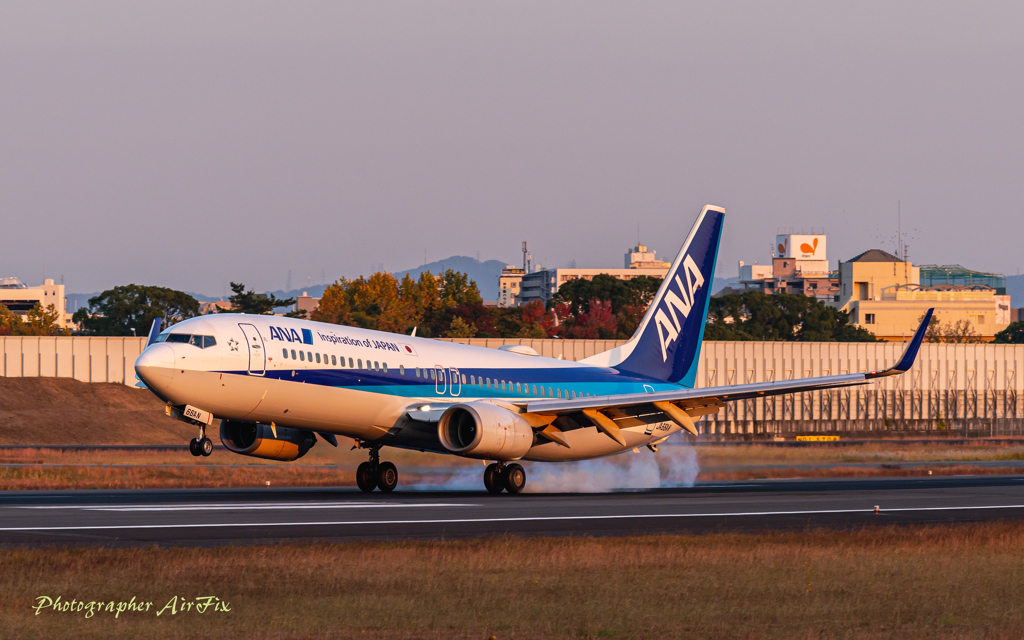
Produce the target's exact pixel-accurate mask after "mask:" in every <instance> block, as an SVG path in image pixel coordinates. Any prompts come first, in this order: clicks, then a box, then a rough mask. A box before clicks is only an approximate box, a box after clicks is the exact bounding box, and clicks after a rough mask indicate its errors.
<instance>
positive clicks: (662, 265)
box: [624, 242, 672, 269]
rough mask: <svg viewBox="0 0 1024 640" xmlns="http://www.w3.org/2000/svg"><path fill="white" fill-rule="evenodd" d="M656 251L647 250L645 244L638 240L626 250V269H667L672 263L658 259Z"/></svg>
mask: <svg viewBox="0 0 1024 640" xmlns="http://www.w3.org/2000/svg"><path fill="white" fill-rule="evenodd" d="M655 254H657V251H654V250H653V249H650V250H648V248H647V246H646V245H642V244H640V243H639V242H638V243H636V246H635V247H633V248H632V249H630V250H629V251H627V252H626V260H625V265H624V266H625V267H626V268H627V269H668V268H669V267H671V266H672V265H671V264H669V263H668V262H665V261H664V260H658V257H657V255H655Z"/></svg>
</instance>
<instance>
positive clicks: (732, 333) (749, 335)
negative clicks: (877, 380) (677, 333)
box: [704, 291, 877, 342]
mask: <svg viewBox="0 0 1024 640" xmlns="http://www.w3.org/2000/svg"><path fill="white" fill-rule="evenodd" d="M704 339H705V340H769V341H770V340H782V341H789V342H791V341H800V342H875V341H876V340H877V338H875V336H874V334H872V333H871V332H870V331H867V330H866V329H863V328H861V327H856V326H853V325H851V324H849V314H848V313H847V312H845V311H840V310H839V309H836V308H835V307H830V306H828V305H826V304H825V303H824V302H822V301H821V300H817V299H816V298H812V297H810V296H802V295H796V294H787V293H780V294H776V295H765V294H763V293H761V292H760V291H747V292H744V293H738V294H731V295H726V296H721V297H718V298H712V299H711V302H710V303H709V305H708V324H707V326H706V327H705V329H704Z"/></svg>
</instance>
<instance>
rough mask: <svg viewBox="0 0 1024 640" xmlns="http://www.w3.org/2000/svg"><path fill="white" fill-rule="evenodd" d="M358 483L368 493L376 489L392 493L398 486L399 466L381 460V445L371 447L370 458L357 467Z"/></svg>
mask: <svg viewBox="0 0 1024 640" xmlns="http://www.w3.org/2000/svg"><path fill="white" fill-rule="evenodd" d="M356 484H357V485H358V486H359V488H360V489H362V490H363V491H365V492H366V493H370V492H371V491H373V490H374V489H380V490H381V491H383V492H384V493H391V492H392V491H394V490H395V487H397V486H398V468H397V467H396V466H395V465H394V464H392V463H390V462H381V461H380V447H370V460H369V461H367V462H363V463H361V464H360V465H359V466H358V467H356Z"/></svg>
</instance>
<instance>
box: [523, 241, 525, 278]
mask: <svg viewBox="0 0 1024 640" xmlns="http://www.w3.org/2000/svg"><path fill="white" fill-rule="evenodd" d="M523 271H526V240H523Z"/></svg>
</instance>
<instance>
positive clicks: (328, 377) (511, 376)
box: [218, 367, 679, 399]
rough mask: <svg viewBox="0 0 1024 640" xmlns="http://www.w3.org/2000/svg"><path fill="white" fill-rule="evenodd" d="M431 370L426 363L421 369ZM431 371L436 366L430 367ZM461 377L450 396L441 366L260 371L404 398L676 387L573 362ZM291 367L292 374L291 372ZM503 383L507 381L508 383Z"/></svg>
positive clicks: (464, 371) (598, 392) (595, 392)
mask: <svg viewBox="0 0 1024 640" xmlns="http://www.w3.org/2000/svg"><path fill="white" fill-rule="evenodd" d="M421 371H422V372H423V373H424V374H426V375H430V371H431V370H430V369H421ZM434 371H435V372H436V371H438V370H434ZM458 371H459V374H460V378H461V377H463V376H465V379H466V383H465V384H462V383H461V381H460V382H459V383H456V385H455V387H456V388H457V389H458V391H459V395H457V396H453V395H452V389H451V384H450V381H449V380H448V379H450V377H451V369H446V370H445V373H446V376H445V377H446V382H444V383H441V384H440V385H438V383H437V382H436V381H435V380H431V379H430V378H422V377H421V378H417V377H416V373H415V370H414V369H412V368H408V369H406V370H405V375H402V374H401V373H400V372H399V370H396V369H391V370H389V371H388V373H384V372H382V371H370V370H367V369H284V370H278V369H275V370H267V372H266V374H265V376H264V377H266V378H271V379H275V380H284V381H291V382H297V383H303V384H315V385H319V386H325V387H335V388H344V389H356V390H360V391H367V392H371V393H381V394H386V395H394V396H400V397H407V398H422V397H430V396H436V397H462V396H470V397H478V398H509V399H518V398H533V399H536V398H550V397H553V396H554V397H559V396H558V394H557V393H554V394H553V395H551V394H548V393H547V390H548V389H551V391H552V392H555V390H561V392H562V396H561V397H572V393H573V392H575V393H576V394H577V397H578V396H580V395H591V396H614V395H620V394H627V393H644V392H645V391H652V390H653V391H667V390H671V389H677V388H679V385H676V384H672V383H667V382H664V381H662V380H655V379H653V378H647V377H644V376H637V375H635V374H626V373H620V372H618V371H615V370H613V369H597V368H589V367H572V368H564V369H550V368H537V369H480V368H473V369H459V370H458ZM293 372H294V375H293ZM218 373H227V374H230V375H249V374H248V372H247V371H223V372H218ZM473 378H476V379H477V380H478V382H477V384H475V385H474V384H471V383H470V382H469V381H470V380H472V379H473ZM488 378H490V380H491V386H489V387H488V386H485V385H484V384H481V383H480V382H479V381H480V380H481V379H482V380H486V379H488ZM500 381H505V383H506V388H505V390H502V389H501V388H500ZM508 383H511V389H510V388H509V385H508ZM516 383H519V384H520V385H529V386H530V392H529V393H524V392H522V391H520V392H516V391H515V390H514V389H515V386H514V385H515V384H516ZM535 385H536V386H537V387H538V389H537V391H538V393H533V387H534V386H535ZM439 386H440V387H442V388H444V393H438V392H437V389H438V387H439ZM539 387H544V388H545V393H544V395H541V394H540V393H539V391H540V389H539Z"/></svg>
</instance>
